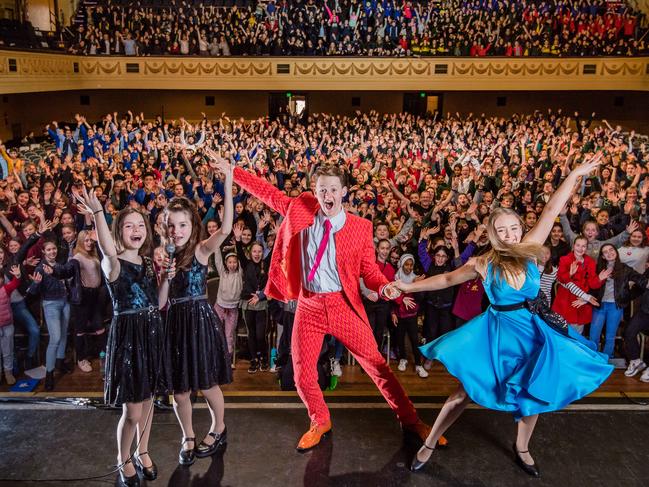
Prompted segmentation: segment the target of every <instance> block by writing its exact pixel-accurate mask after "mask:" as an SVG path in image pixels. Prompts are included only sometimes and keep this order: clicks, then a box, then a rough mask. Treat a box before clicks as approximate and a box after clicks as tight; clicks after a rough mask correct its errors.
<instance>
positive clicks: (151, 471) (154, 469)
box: [135, 451, 158, 480]
mask: <svg viewBox="0 0 649 487" xmlns="http://www.w3.org/2000/svg"><path fill="white" fill-rule="evenodd" d="M148 454H149V452H148V451H143V452H142V453H138V454H137V455H136V456H135V468H137V469H138V470H139V471H141V472H142V477H144V479H145V480H155V479H157V478H158V466H157V465H156V464H155V462H154V461H153V460H151V466H150V467H145V466H144V464H143V463H142V460H140V457H141V456H142V455H148Z"/></svg>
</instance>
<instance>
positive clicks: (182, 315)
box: [167, 257, 232, 393]
mask: <svg viewBox="0 0 649 487" xmlns="http://www.w3.org/2000/svg"><path fill="white" fill-rule="evenodd" d="M207 271H208V269H207V266H206V265H202V264H201V263H200V262H198V260H196V257H194V259H193V260H192V265H191V268H190V269H189V270H187V271H185V270H181V271H178V272H177V273H176V276H175V277H174V278H173V280H172V281H171V285H170V288H169V308H168V311H167V327H168V333H167V353H169V363H170V364H171V376H172V388H171V389H172V390H173V392H176V393H183V392H188V391H196V390H206V389H210V388H211V387H213V386H215V385H220V384H228V383H230V382H232V367H231V366H230V363H229V360H228V358H227V357H228V354H227V345H226V341H225V334H224V332H223V324H222V323H221V320H220V319H219V317H218V316H217V315H216V313H215V312H214V309H213V308H212V306H210V304H209V303H208V301H207Z"/></svg>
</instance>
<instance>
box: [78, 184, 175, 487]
mask: <svg viewBox="0 0 649 487" xmlns="http://www.w3.org/2000/svg"><path fill="white" fill-rule="evenodd" d="M76 196H77V199H78V200H79V201H80V202H81V204H82V205H84V206H85V207H86V209H87V210H88V211H90V212H92V214H93V217H94V220H95V226H96V229H97V240H98V242H99V246H100V248H101V251H102V254H103V258H102V261H101V268H102V271H103V274H104V277H105V279H106V282H107V285H108V291H109V293H110V297H111V299H112V303H113V320H112V323H111V327H110V332H109V334H108V345H107V350H106V378H105V385H104V398H105V401H106V403H108V404H118V405H121V406H122V417H121V419H120V421H119V423H118V426H117V450H118V458H117V460H118V464H119V466H120V481H121V484H122V485H126V486H137V485H139V477H138V475H137V471H136V467H135V466H134V465H133V464H132V462H131V446H132V443H133V439H134V437H135V435H136V433H137V438H138V439H139V443H138V447H137V452H136V453H135V456H134V458H135V462H136V465H137V469H139V470H142V473H143V476H144V478H145V479H147V480H154V479H155V478H156V476H157V468H156V466H155V464H154V463H153V461H152V460H151V457H150V456H149V454H148V443H149V435H150V434H151V423H152V418H151V414H152V411H153V409H152V398H153V396H154V394H156V393H160V392H163V391H164V390H165V386H164V384H165V383H166V382H167V381H168V380H169V374H168V373H165V372H164V370H165V367H164V366H163V362H162V360H161V359H162V356H163V350H164V328H163V323H162V319H161V318H160V311H159V299H163V302H166V293H167V291H168V288H169V285H168V281H167V276H166V275H163V276H161V279H162V284H161V285H160V286H158V276H157V275H156V273H155V270H154V268H153V262H152V260H151V258H150V257H149V256H148V255H149V252H150V250H151V230H150V229H149V225H148V222H147V218H146V217H145V216H144V215H143V214H142V213H140V212H139V211H137V210H134V209H131V208H126V209H124V210H122V211H121V212H120V213H119V214H118V215H117V217H116V218H115V220H114V221H113V230H112V236H111V231H110V230H109V228H108V225H107V223H106V220H105V218H104V214H103V208H102V206H101V203H100V202H99V200H98V199H97V197H96V195H95V194H94V192H92V193H91V194H90V195H88V193H87V192H86V190H85V188H84V190H83V196H81V195H76ZM173 271H174V267H173V266H171V267H170V271H169V277H171V276H173V275H174V273H173ZM159 291H162V292H160V293H159Z"/></svg>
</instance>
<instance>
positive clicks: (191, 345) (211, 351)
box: [166, 150, 233, 465]
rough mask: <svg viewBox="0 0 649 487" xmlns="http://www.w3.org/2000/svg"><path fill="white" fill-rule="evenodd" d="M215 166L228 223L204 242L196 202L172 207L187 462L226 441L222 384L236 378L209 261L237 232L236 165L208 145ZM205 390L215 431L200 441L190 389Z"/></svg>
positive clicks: (176, 385) (174, 351)
mask: <svg viewBox="0 0 649 487" xmlns="http://www.w3.org/2000/svg"><path fill="white" fill-rule="evenodd" d="M206 153H207V154H208V156H209V157H210V158H211V160H210V166H211V167H212V168H213V169H219V170H220V171H221V172H223V173H225V197H224V213H223V224H222V227H221V229H220V230H219V231H217V232H215V233H214V234H212V236H211V237H209V238H208V239H206V240H202V241H201V231H202V224H201V219H200V217H199V216H198V212H197V210H196V206H195V205H194V204H193V203H191V202H190V201H189V200H188V199H187V198H184V197H178V198H173V199H172V200H171V201H170V202H169V206H168V207H167V213H168V214H167V222H166V224H167V229H168V230H167V231H168V238H169V241H170V242H171V243H172V244H173V245H174V246H175V261H176V268H177V269H178V272H177V273H176V276H175V277H174V278H173V279H172V280H171V282H170V288H169V307H168V309H167V329H168V333H167V343H166V347H167V351H166V353H169V354H170V355H169V356H170V360H169V362H170V364H171V373H172V390H173V394H174V411H175V412H176V416H177V417H178V422H179V423H180V427H181V429H182V432H183V439H182V443H181V447H180V453H179V455H178V462H179V463H180V464H181V465H191V464H193V463H194V461H195V457H199V458H203V457H207V456H209V455H213V454H214V453H215V452H216V451H217V450H218V449H220V448H222V447H223V446H224V445H225V442H226V429H225V423H224V421H223V414H224V403H223V393H222V392H221V388H220V387H219V385H221V384H227V383H229V382H231V380H232V369H231V367H230V364H229V361H228V353H227V345H226V341H225V334H224V331H223V323H222V322H221V320H220V319H219V318H218V316H217V315H216V313H215V312H214V309H213V308H212V306H210V304H209V302H208V301H207V263H208V259H209V257H210V256H211V255H212V253H214V252H217V251H219V247H220V246H221V244H222V243H223V241H224V240H225V239H226V238H227V237H228V235H229V234H230V232H231V231H232V216H233V204H232V170H233V168H232V166H231V165H230V164H229V163H228V162H227V161H225V160H224V159H222V158H221V157H219V156H217V155H216V154H215V153H214V152H212V151H210V150H206ZM198 390H200V391H201V392H202V394H203V397H205V400H206V402H207V406H208V408H209V411H210V415H211V417H212V425H211V427H210V431H209V433H208V434H207V435H206V436H205V437H204V439H203V440H202V441H201V443H200V444H199V445H198V446H195V441H194V440H195V435H194V429H193V425H192V404H191V400H190V393H191V392H192V391H198Z"/></svg>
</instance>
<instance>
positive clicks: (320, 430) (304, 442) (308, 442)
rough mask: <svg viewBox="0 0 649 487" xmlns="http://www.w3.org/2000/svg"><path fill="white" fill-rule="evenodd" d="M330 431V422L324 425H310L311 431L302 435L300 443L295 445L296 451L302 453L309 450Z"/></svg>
mask: <svg viewBox="0 0 649 487" xmlns="http://www.w3.org/2000/svg"><path fill="white" fill-rule="evenodd" d="M330 431H331V421H327V423H326V424H323V425H319V424H318V423H311V429H309V431H307V432H306V433H304V434H303V435H302V438H300V442H299V443H298V444H297V447H296V450H297V451H299V452H304V451H307V450H310V449H311V448H313V447H314V446H316V445H317V444H318V443H320V440H321V439H322V438H323V437H325V436H326V435H327V433H329V432H330Z"/></svg>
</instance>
